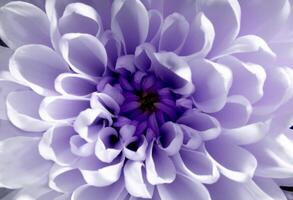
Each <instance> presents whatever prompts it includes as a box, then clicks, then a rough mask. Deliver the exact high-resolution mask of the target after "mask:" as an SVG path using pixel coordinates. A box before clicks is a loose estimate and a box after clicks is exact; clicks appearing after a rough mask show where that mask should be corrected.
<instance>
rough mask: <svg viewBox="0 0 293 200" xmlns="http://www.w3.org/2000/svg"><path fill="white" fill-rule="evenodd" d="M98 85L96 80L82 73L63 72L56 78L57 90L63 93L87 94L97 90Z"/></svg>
mask: <svg viewBox="0 0 293 200" xmlns="http://www.w3.org/2000/svg"><path fill="white" fill-rule="evenodd" d="M76 86H78V87H76ZM96 87H97V84H96V82H95V81H94V80H92V79H89V78H88V77H86V76H83V75H81V74H73V73H63V74H60V75H59V76H58V77H57V78H56V80H55V88H56V91H57V92H59V93H61V94H63V95H74V96H86V95H89V94H91V93H93V92H95V91H97V88H96Z"/></svg>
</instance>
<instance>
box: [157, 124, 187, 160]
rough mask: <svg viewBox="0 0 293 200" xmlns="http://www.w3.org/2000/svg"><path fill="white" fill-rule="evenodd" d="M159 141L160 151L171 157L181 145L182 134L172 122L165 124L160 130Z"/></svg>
mask: <svg viewBox="0 0 293 200" xmlns="http://www.w3.org/2000/svg"><path fill="white" fill-rule="evenodd" d="M159 141H160V145H161V147H162V149H163V150H164V151H165V152H166V153H167V154H168V155H169V156H173V155H175V154H176V153H178V151H179V150H180V148H181V145H182V143H183V132H182V130H181V129H180V127H179V125H177V124H175V123H173V122H166V123H165V124H163V125H162V126H161V128H160V136H159Z"/></svg>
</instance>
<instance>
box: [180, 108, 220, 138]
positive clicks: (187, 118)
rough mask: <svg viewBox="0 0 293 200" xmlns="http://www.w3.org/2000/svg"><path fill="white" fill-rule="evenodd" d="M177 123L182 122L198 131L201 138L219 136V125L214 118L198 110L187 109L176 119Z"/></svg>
mask: <svg viewBox="0 0 293 200" xmlns="http://www.w3.org/2000/svg"><path fill="white" fill-rule="evenodd" d="M177 123H178V124H184V125H186V126H188V127H190V128H192V129H194V130H195V131H196V132H198V133H199V135H200V136H201V138H202V139H203V140H211V139H214V138H216V137H218V136H219V134H220V132H221V127H220V124H219V122H218V121H217V119H216V118H214V117H212V116H210V115H208V114H205V113H201V112H199V111H198V110H195V109H193V110H189V111H187V112H186V113H184V114H183V115H182V116H181V117H180V118H179V119H178V120H177Z"/></svg>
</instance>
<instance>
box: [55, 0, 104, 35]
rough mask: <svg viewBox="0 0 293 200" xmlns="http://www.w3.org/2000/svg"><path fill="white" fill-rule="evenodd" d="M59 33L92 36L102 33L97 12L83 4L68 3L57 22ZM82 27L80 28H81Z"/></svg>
mask: <svg viewBox="0 0 293 200" xmlns="http://www.w3.org/2000/svg"><path fill="white" fill-rule="evenodd" d="M58 23H59V24H58V27H59V31H60V33H61V34H62V35H63V34H66V33H87V34H90V35H93V36H96V35H99V34H100V32H101V31H103V26H102V22H101V19H100V16H99V14H98V13H97V11H96V10H95V9H94V8H93V7H91V6H89V5H87V4H83V3H70V4H68V5H67V6H66V8H65V10H64V12H63V15H62V17H60V19H59V22H58ZM81 25H82V26H81Z"/></svg>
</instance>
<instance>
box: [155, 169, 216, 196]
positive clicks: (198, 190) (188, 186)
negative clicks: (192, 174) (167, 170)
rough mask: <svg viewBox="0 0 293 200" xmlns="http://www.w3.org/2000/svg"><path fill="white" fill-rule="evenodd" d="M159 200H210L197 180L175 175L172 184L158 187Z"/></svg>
mask: <svg viewBox="0 0 293 200" xmlns="http://www.w3.org/2000/svg"><path fill="white" fill-rule="evenodd" d="M157 188H158V192H159V196H160V198H161V200H177V199H184V200H193V199H197V200H211V197H210V195H209V192H208V190H207V189H206V188H205V186H204V185H202V184H201V183H200V182H198V181H197V180H191V179H189V178H187V177H185V176H182V175H180V174H177V176H176V179H175V180H174V182H172V183H170V184H162V185H158V186H157Z"/></svg>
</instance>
